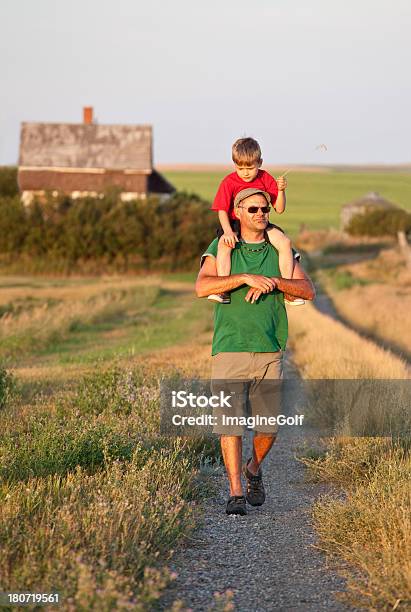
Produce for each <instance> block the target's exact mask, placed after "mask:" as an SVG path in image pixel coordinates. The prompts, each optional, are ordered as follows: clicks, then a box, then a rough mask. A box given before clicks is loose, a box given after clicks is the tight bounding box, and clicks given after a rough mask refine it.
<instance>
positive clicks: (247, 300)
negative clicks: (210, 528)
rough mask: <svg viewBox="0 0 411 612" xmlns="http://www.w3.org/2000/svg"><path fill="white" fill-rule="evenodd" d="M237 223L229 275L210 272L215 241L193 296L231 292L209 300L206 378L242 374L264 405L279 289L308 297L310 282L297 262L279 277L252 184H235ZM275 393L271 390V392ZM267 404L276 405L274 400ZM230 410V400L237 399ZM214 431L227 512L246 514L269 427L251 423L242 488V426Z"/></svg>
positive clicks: (265, 206) (279, 351)
mask: <svg viewBox="0 0 411 612" xmlns="http://www.w3.org/2000/svg"><path fill="white" fill-rule="evenodd" d="M234 210H235V214H236V216H237V218H238V220H239V222H240V228H241V238H242V239H241V241H240V242H238V243H236V245H235V247H234V248H233V252H232V257H231V274H230V275H229V276H218V275H217V269H216V255H217V239H216V240H214V241H213V242H212V243H211V245H210V246H209V248H208V249H207V251H206V253H205V254H204V255H203V258H202V267H201V270H200V272H199V274H198V278H197V282H196V293H197V296H198V297H207V296H208V295H210V294H220V293H224V292H226V291H230V292H231V304H216V306H215V318H214V337H213V348H212V355H213V356H212V375H211V378H212V380H224V379H231V380H233V381H235V380H237V381H238V380H243V381H245V380H248V381H249V382H250V385H249V391H250V389H251V391H250V393H249V403H250V406H251V409H253V404H258V405H259V406H263V408H265V409H266V408H267V405H268V404H267V401H266V398H265V397H264V395H267V393H264V389H265V390H266V389H267V384H268V381H277V386H278V380H279V379H281V377H282V360H283V351H284V350H285V345H286V342H287V332H288V324H287V314H286V311H285V307H284V296H283V294H284V293H287V294H290V295H292V296H295V297H299V298H303V299H306V300H312V299H313V298H314V296H315V291H314V287H313V284H312V282H311V280H310V279H309V277H308V276H307V275H306V274H305V272H304V271H303V269H302V267H301V265H300V264H299V262H298V261H296V263H295V268H294V274H293V278H292V280H289V279H283V278H281V277H280V271H279V265H278V253H277V251H276V250H275V249H274V247H272V245H271V244H270V243H269V242H268V241H267V239H266V232H265V230H266V227H267V225H268V219H269V212H270V195H269V194H268V193H267V192H265V191H262V190H260V189H257V188H249V189H243V190H242V191H240V192H239V193H238V194H237V196H236V197H235V200H234ZM277 395H278V394H277ZM271 404H272V405H273V406H276V402H274V401H272V402H271ZM237 408H238V404H237ZM215 431H216V432H217V433H220V434H221V449H222V454H223V459H224V464H225V467H226V470H227V475H228V480H229V485H230V497H229V499H228V501H227V507H226V512H227V514H241V515H244V514H246V513H247V509H246V500H247V502H248V503H249V504H251V505H253V506H260V505H262V504H263V503H264V501H265V491H264V486H263V481H262V471H261V464H262V462H263V460H264V458H265V457H266V455H267V453H268V452H269V451H270V449H271V447H272V445H273V443H274V441H275V438H276V431H277V428H274V429H273V428H271V429H270V428H269V427H268V428H264V427H255V434H254V438H253V453H252V457H251V458H250V459H249V460H248V462H247V463H246V465H245V466H244V468H243V474H244V476H245V478H246V483H247V490H246V497H244V494H243V489H242V483H241V459H242V433H243V430H242V429H241V428H240V429H239V430H235V431H234V432H233V431H230V432H229V433H228V434H226V433H224V431H225V430H224V428H223V429H218V428H217V430H216V429H215Z"/></svg>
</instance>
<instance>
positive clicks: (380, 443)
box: [290, 306, 411, 610]
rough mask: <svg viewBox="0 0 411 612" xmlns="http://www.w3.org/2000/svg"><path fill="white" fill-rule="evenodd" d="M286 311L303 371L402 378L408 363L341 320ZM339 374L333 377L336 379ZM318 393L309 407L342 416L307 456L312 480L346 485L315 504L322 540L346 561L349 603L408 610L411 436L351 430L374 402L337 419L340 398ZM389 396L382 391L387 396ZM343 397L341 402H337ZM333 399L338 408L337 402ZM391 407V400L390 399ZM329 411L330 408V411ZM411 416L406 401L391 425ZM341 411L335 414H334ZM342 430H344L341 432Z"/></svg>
mask: <svg viewBox="0 0 411 612" xmlns="http://www.w3.org/2000/svg"><path fill="white" fill-rule="evenodd" d="M304 311H305V312H304V313H297V312H290V319H291V330H292V346H293V356H294V359H295V361H296V363H297V364H298V365H299V366H300V368H301V370H302V372H303V374H304V376H305V377H306V378H315V379H319V378H335V379H343V378H350V379H357V380H358V379H361V378H369V379H372V378H374V379H381V382H382V379H388V378H390V379H393V380H392V381H391V382H393V383H395V382H396V381H398V383H400V380H399V379H404V380H405V384H408V383H409V370H408V368H407V366H406V364H405V363H403V362H402V361H401V360H400V359H398V358H396V357H394V356H393V355H392V354H390V353H389V352H387V351H384V350H382V349H379V348H378V347H377V346H376V345H374V344H373V343H371V342H369V341H367V340H364V339H363V338H360V337H359V336H358V335H357V334H355V333H354V332H352V331H350V330H348V329H347V328H345V327H344V326H342V325H341V324H340V323H338V322H336V321H334V320H332V319H330V318H328V317H326V316H325V315H322V314H320V313H319V312H317V311H315V309H314V308H313V307H311V306H309V307H306V308H304ZM337 382H338V381H337ZM336 399H337V400H338V399H340V400H343V405H344V406H347V405H349V402H347V399H346V398H341V397H340V398H336V397H333V396H331V397H330V396H328V397H321V396H317V398H316V399H315V400H312V402H311V405H310V407H309V408H310V409H311V410H314V413H315V411H317V414H314V416H316V418H317V419H319V421H320V422H322V423H324V420H326V419H327V418H331V421H332V423H333V424H334V425H335V424H338V423H340V424H342V427H340V435H339V436H338V435H337V436H336V437H333V438H330V439H328V440H326V441H325V443H326V452H324V453H322V454H319V455H318V456H317V457H316V458H314V459H313V458H308V457H307V458H305V459H303V461H304V463H305V464H306V465H307V466H308V467H309V468H310V470H311V474H312V475H313V477H314V478H315V479H317V480H325V481H328V482H330V481H331V482H333V483H335V484H336V485H338V486H340V487H343V489H344V490H345V495H344V496H343V498H341V496H338V497H337V498H336V497H335V496H334V495H328V496H324V497H323V498H322V499H320V500H319V501H318V502H317V503H316V505H315V508H314V521H315V526H316V529H317V532H318V534H319V536H320V546H321V547H322V548H323V550H324V551H325V552H327V553H329V554H330V555H337V556H338V557H342V558H343V559H344V560H345V561H346V562H348V569H347V570H346V571H345V575H346V576H347V578H348V583H347V584H348V588H349V592H348V596H347V599H348V601H349V603H351V604H353V605H354V606H363V607H365V608H366V609H372V610H392V609H396V610H409V609H410V606H411V456H410V448H411V438H410V437H409V436H410V431H409V430H408V435H407V433H406V431H405V430H404V434H403V435H402V436H400V437H397V438H391V437H389V436H385V437H355V433H356V431H357V429H356V427H357V426H358V419H360V420H362V421H363V422H365V421H366V420H367V419H369V418H370V415H371V416H372V414H373V413H375V405H371V406H370V405H369V404H367V403H366V402H364V403H362V404H361V403H360V404H359V405H358V406H357V411H356V419H354V420H351V419H350V418H349V419H342V420H341V414H338V405H339V404H338V401H337V402H335V400H336ZM387 402H388V406H389V408H391V404H390V403H389V398H387V397H385V403H387ZM340 404H341V402H340ZM335 406H337V408H335ZM393 408H394V407H393ZM330 412H331V415H330ZM404 416H405V423H408V424H409V423H410V420H409V419H410V406H409V403H408V405H406V406H405V413H404V411H399V412H397V413H396V412H395V409H394V410H393V411H392V418H393V421H394V425H398V429H399V430H401V429H403V426H404V422H403V421H400V419H401V418H404ZM339 419H340V420H339ZM341 434H344V435H341Z"/></svg>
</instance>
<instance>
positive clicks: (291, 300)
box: [284, 293, 305, 306]
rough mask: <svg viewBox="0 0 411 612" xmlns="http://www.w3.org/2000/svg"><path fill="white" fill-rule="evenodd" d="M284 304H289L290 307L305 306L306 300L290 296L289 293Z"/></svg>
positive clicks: (285, 295)
mask: <svg viewBox="0 0 411 612" xmlns="http://www.w3.org/2000/svg"><path fill="white" fill-rule="evenodd" d="M284 304H287V305H288V306H304V304H305V300H303V299H302V298H299V297H294V296H293V295H289V294H288V293H284Z"/></svg>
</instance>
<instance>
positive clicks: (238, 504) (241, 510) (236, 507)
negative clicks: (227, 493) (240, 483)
mask: <svg viewBox="0 0 411 612" xmlns="http://www.w3.org/2000/svg"><path fill="white" fill-rule="evenodd" d="M225 511H226V514H241V515H242V516H244V515H245V514H247V508H246V505H245V497H244V495H233V496H232V497H229V498H228V501H227V507H226V509H225Z"/></svg>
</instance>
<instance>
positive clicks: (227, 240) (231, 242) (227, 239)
mask: <svg viewBox="0 0 411 612" xmlns="http://www.w3.org/2000/svg"><path fill="white" fill-rule="evenodd" d="M221 238H222V239H223V242H224V244H226V245H227V246H229V247H231V248H232V249H233V248H234V247H235V243H236V242H238V237H237V234H236V233H235V232H233V231H231V232H224V234H223V235H222V236H221Z"/></svg>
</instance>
